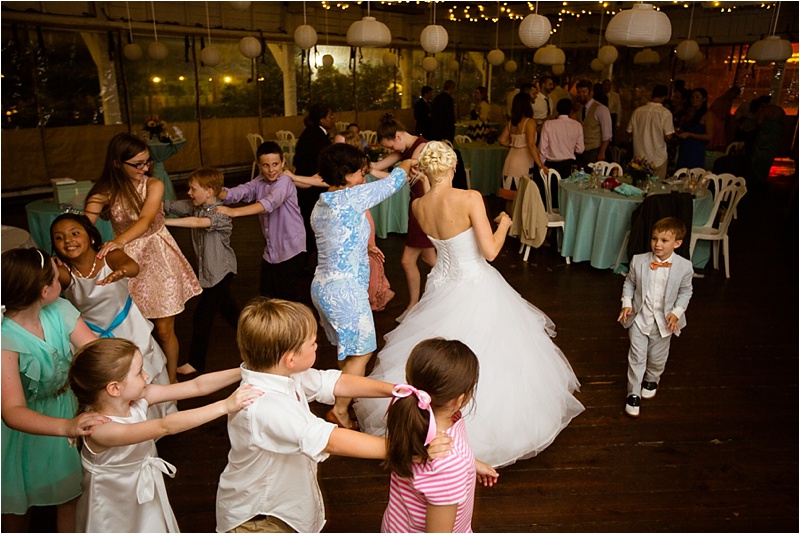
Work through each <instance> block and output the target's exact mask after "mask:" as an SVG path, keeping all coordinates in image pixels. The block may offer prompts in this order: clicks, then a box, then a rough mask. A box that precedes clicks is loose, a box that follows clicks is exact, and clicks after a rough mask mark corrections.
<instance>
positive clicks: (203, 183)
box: [188, 167, 225, 197]
mask: <svg viewBox="0 0 800 534" xmlns="http://www.w3.org/2000/svg"><path fill="white" fill-rule="evenodd" d="M192 180H194V181H195V182H197V183H198V184H200V187H206V188H208V189H211V190H212V191H214V196H215V197H217V196H219V193H220V191H222V186H223V184H224V183H225V175H223V174H222V173H221V172H220V171H218V170H217V169H212V168H211V167H200V168H199V169H197V170H196V171H194V172H193V173H192V174H190V175H189V179H188V181H189V182H191V181H192Z"/></svg>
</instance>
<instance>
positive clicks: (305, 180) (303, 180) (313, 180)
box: [283, 169, 330, 189]
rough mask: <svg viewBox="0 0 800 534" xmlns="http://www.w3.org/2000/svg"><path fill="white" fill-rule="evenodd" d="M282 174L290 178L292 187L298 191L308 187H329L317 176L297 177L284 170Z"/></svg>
mask: <svg viewBox="0 0 800 534" xmlns="http://www.w3.org/2000/svg"><path fill="white" fill-rule="evenodd" d="M283 174H285V175H286V176H288V177H289V178H291V179H292V182H294V185H296V186H297V187H299V188H300V189H308V188H309V187H330V186H329V185H328V184H327V183H325V181H324V180H323V179H322V177H321V176H320V175H319V174H315V175H314V176H299V175H297V174H295V173H293V172H292V171H287V170H285V169H284V171H283Z"/></svg>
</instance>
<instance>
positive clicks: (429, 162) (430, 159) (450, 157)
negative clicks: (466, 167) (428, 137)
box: [419, 141, 458, 178]
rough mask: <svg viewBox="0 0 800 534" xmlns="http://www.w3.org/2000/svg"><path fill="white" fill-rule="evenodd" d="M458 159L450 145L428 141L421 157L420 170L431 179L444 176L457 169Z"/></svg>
mask: <svg viewBox="0 0 800 534" xmlns="http://www.w3.org/2000/svg"><path fill="white" fill-rule="evenodd" d="M457 163H458V159H457V158H456V153H455V152H454V151H453V149H452V148H451V147H450V145H448V144H446V143H443V142H441V141H428V143H427V144H426V145H425V147H424V148H423V149H422V152H421V153H420V155H419V170H421V171H422V172H424V173H425V175H426V176H428V177H429V178H433V177H434V176H442V175H443V174H445V173H447V171H449V170H450V169H455V167H456V164H457Z"/></svg>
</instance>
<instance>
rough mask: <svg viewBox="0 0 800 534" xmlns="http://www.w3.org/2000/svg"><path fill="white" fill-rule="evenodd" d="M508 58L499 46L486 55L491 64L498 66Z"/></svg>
mask: <svg viewBox="0 0 800 534" xmlns="http://www.w3.org/2000/svg"><path fill="white" fill-rule="evenodd" d="M505 58H506V55H505V54H504V53H503V51H502V50H500V49H499V48H495V49H494V50H492V51H491V52H489V53H488V54H487V55H486V59H487V60H488V61H489V64H490V65H492V66H494V67H496V66H498V65H500V64H501V63H503V60H504V59H505Z"/></svg>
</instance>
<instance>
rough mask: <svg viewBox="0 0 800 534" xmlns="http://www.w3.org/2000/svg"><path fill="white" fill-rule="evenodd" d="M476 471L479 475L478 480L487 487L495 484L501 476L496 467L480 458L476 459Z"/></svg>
mask: <svg viewBox="0 0 800 534" xmlns="http://www.w3.org/2000/svg"><path fill="white" fill-rule="evenodd" d="M475 472H476V474H477V475H478V482H480V483H481V484H483V485H484V486H487V487H492V486H494V485H495V484H496V483H497V477H499V476H500V475H499V474H498V473H497V471H495V469H494V467H492V466H491V465H489V464H487V463H484V462H481V461H480V460H475Z"/></svg>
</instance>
